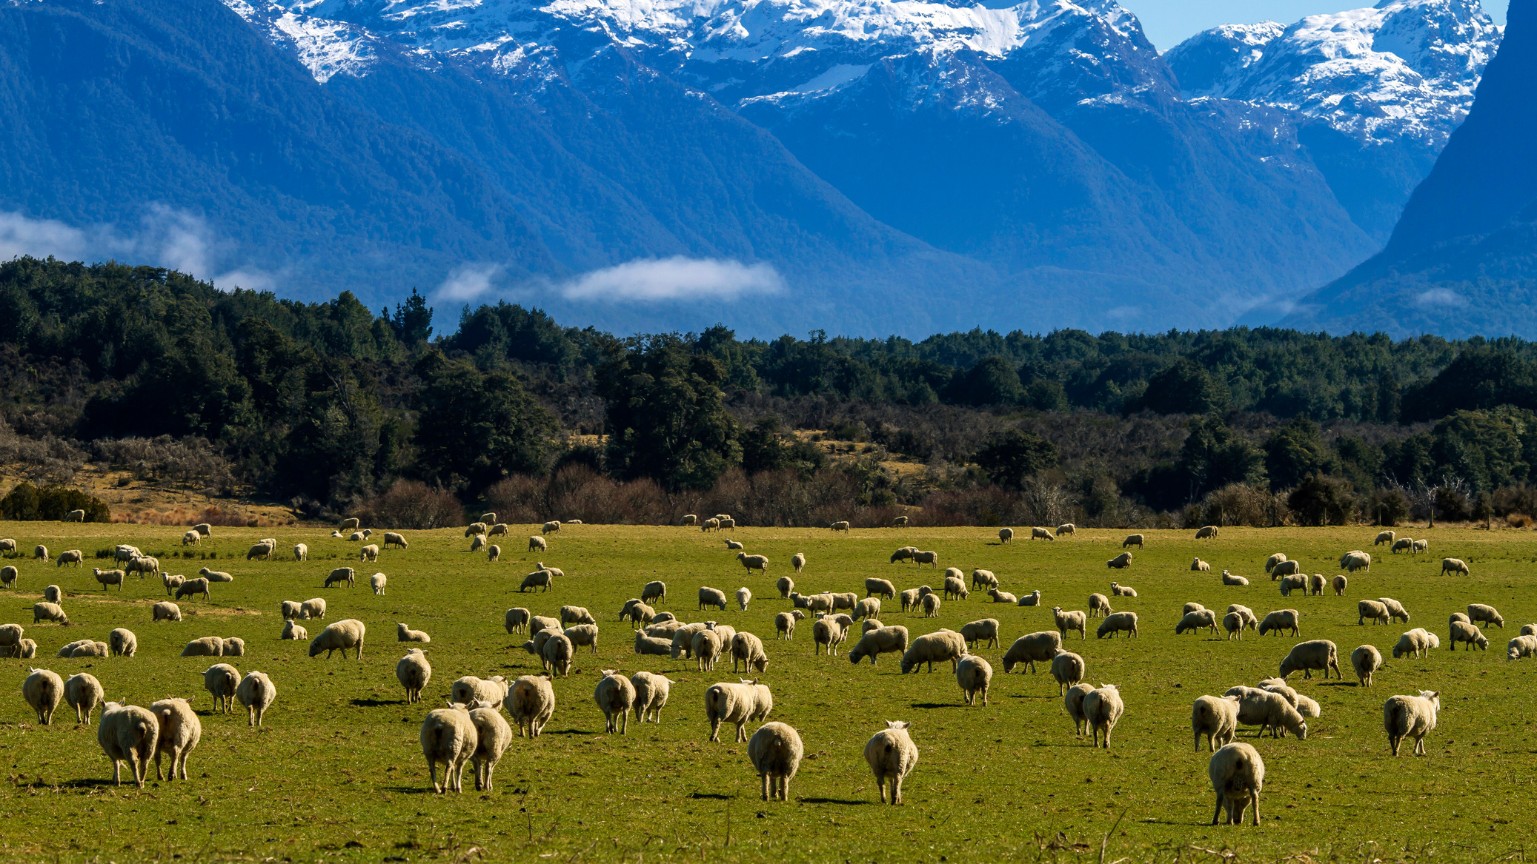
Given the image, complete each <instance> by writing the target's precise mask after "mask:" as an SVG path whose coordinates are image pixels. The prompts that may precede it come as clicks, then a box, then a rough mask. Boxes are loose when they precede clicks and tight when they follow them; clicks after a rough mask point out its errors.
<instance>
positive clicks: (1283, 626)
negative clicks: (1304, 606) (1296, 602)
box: [1259, 609, 1302, 636]
mask: <svg viewBox="0 0 1537 864" xmlns="http://www.w3.org/2000/svg"><path fill="white" fill-rule="evenodd" d="M1301 619H1302V613H1301V612H1298V611H1297V610H1296V609H1277V610H1275V611H1273V612H1269V613H1267V614H1266V615H1265V619H1264V620H1263V621H1261V622H1259V635H1261V636H1263V635H1265V634H1266V633H1269V632H1270V631H1272V630H1274V631H1275V633H1276V635H1277V636H1279V635H1281V632H1282V631H1283V630H1285V631H1290V632H1291V635H1293V636H1301V635H1302V628H1301V627H1299V626H1297V622H1298V621H1300V620H1301Z"/></svg>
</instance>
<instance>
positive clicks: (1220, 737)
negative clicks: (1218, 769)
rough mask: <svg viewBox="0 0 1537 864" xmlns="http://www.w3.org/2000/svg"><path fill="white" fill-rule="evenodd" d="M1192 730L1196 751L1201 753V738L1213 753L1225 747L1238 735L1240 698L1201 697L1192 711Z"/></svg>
mask: <svg viewBox="0 0 1537 864" xmlns="http://www.w3.org/2000/svg"><path fill="white" fill-rule="evenodd" d="M1190 730H1191V731H1192V732H1193V733H1195V750H1196V752H1197V753H1199V752H1201V737H1202V736H1205V737H1206V746H1207V747H1209V748H1210V749H1211V752H1213V753H1215V752H1217V748H1219V747H1223V746H1225V745H1227V744H1228V743H1230V742H1231V741H1232V740H1233V736H1235V735H1237V734H1238V697H1236V696H1201V697H1199V698H1197V699H1196V700H1195V705H1194V706H1193V707H1192V708H1191V710H1190Z"/></svg>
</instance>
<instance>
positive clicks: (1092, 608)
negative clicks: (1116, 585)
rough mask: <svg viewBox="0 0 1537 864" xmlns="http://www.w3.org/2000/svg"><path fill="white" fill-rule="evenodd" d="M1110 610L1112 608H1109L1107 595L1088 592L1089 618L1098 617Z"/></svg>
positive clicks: (1107, 613) (1108, 612)
mask: <svg viewBox="0 0 1537 864" xmlns="http://www.w3.org/2000/svg"><path fill="white" fill-rule="evenodd" d="M1112 611H1114V610H1112V609H1111V608H1110V598H1109V597H1106V596H1105V595H1103V594H1090V595H1089V617H1090V618H1098V617H1100V616H1102V615H1109V614H1110V613H1111V612H1112Z"/></svg>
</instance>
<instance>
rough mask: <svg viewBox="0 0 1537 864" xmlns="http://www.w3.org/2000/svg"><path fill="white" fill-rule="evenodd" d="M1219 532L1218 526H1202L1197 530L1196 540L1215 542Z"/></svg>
mask: <svg viewBox="0 0 1537 864" xmlns="http://www.w3.org/2000/svg"><path fill="white" fill-rule="evenodd" d="M1217 530H1218V529H1217V526H1215V525H1202V526H1201V527H1200V528H1197V529H1196V532H1195V539H1197V540H1214V539H1216V537H1217Z"/></svg>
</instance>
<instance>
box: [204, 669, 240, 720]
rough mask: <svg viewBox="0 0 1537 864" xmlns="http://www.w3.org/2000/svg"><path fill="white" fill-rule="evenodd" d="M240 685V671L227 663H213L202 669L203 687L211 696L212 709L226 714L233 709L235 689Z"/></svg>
mask: <svg viewBox="0 0 1537 864" xmlns="http://www.w3.org/2000/svg"><path fill="white" fill-rule="evenodd" d="M239 686H240V672H239V671H238V670H236V669H235V667H233V666H231V665H229V664H228V663H215V664H214V665H212V666H209V667H208V668H207V669H204V670H203V689H204V690H207V691H208V695H210V696H212V697H213V710H214V711H215V712H216V713H220V714H226V713H229V712H230V711H231V710H233V709H234V698H235V690H236V688H238V687H239Z"/></svg>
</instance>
